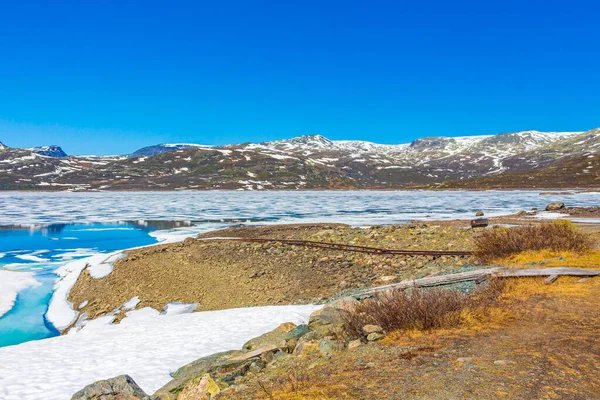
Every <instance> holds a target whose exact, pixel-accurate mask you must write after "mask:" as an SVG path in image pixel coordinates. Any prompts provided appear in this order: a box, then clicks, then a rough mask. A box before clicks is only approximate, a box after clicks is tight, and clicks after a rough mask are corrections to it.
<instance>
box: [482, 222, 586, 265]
mask: <svg viewBox="0 0 600 400" xmlns="http://www.w3.org/2000/svg"><path fill="white" fill-rule="evenodd" d="M593 246H594V241H593V240H592V238H591V237H590V235H589V234H587V233H585V232H583V231H581V230H579V229H577V228H576V227H575V226H574V225H573V224H572V223H570V222H568V221H554V222H550V223H544V224H540V225H528V226H519V227H515V228H494V229H490V230H487V231H485V232H484V233H483V234H482V235H481V236H480V237H478V238H476V239H475V256H476V257H477V258H478V259H479V260H480V261H481V262H484V263H487V262H492V261H494V260H498V259H501V258H506V257H509V256H511V255H513V254H519V253H521V252H524V251H532V250H533V251H539V250H552V251H570V252H574V253H585V252H588V251H590V250H592V248H593Z"/></svg>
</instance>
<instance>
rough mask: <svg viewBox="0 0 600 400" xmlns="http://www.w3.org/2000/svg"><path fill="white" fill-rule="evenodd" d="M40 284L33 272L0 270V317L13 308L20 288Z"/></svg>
mask: <svg viewBox="0 0 600 400" xmlns="http://www.w3.org/2000/svg"><path fill="white" fill-rule="evenodd" d="M40 285H41V283H40V282H38V281H37V280H36V279H35V274H34V273H33V272H17V271H4V270H0V317H2V316H3V315H4V314H6V313H7V312H9V311H10V310H11V309H12V308H13V306H14V305H15V301H16V300H17V294H18V293H19V292H20V291H21V290H23V289H26V288H29V287H37V286H40Z"/></svg>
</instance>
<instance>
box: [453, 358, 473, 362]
mask: <svg viewBox="0 0 600 400" xmlns="http://www.w3.org/2000/svg"><path fill="white" fill-rule="evenodd" d="M456 361H458V362H459V363H462V364H465V363H470V362H473V358H472V357H459V358H457V359H456Z"/></svg>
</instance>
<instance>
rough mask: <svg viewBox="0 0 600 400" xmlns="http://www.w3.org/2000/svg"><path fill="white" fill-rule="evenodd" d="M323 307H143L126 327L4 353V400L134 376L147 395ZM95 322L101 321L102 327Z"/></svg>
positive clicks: (58, 396) (64, 394)
mask: <svg viewBox="0 0 600 400" xmlns="http://www.w3.org/2000/svg"><path fill="white" fill-rule="evenodd" d="M318 308H319V306H313V305H304V306H272V307H252V308H241V309H231V310H223V311H209V312H199V313H192V314H180V315H160V314H159V312H158V311H156V310H153V309H150V308H143V309H141V310H137V311H131V312H129V313H128V317H127V318H125V319H124V320H123V321H121V323H120V324H119V325H109V324H106V323H95V324H91V323H90V324H88V325H86V326H85V327H84V328H83V329H82V330H80V331H79V332H75V333H71V334H69V335H66V336H59V337H54V338H51V339H45V340H39V341H32V342H27V343H23V344H20V345H17V346H9V347H3V348H0V360H2V363H0V398H1V399H3V400H17V399H18V400H34V399H35V400H39V399H45V400H64V399H68V398H70V397H71V395H72V394H73V393H75V392H77V391H78V390H80V389H82V388H83V387H84V386H86V385H88V384H90V383H92V382H95V381H97V380H100V379H108V378H111V377H114V376H117V375H121V374H129V375H131V376H132V377H133V379H135V381H136V382H137V383H138V384H139V385H140V386H141V387H142V389H144V390H145V391H146V392H147V393H150V394H151V393H153V392H155V391H156V390H157V389H159V388H160V387H162V386H163V385H164V384H166V383H167V382H168V381H170V380H171V376H170V373H172V372H174V371H176V370H177V369H178V368H179V367H181V366H183V365H185V364H187V363H189V362H192V361H194V360H196V359H198V358H201V357H204V356H207V355H210V354H213V353H216V352H220V351H226V350H234V349H239V348H241V346H242V345H243V344H244V343H245V342H246V341H247V340H249V339H251V338H253V337H256V336H258V335H261V334H263V333H265V332H268V331H270V330H272V329H274V328H276V327H277V326H278V325H279V324H281V323H283V322H288V321H291V322H295V323H297V324H298V323H305V322H306V321H307V320H308V317H309V315H310V313H311V312H312V311H314V310H316V309H318ZM92 322H100V321H98V320H95V321H92Z"/></svg>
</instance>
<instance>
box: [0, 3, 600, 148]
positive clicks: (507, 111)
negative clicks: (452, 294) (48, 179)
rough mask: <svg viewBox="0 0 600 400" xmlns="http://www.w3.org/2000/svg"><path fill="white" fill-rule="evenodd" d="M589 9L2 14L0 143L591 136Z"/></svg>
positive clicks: (50, 10)
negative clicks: (526, 133) (528, 132)
mask: <svg viewBox="0 0 600 400" xmlns="http://www.w3.org/2000/svg"><path fill="white" fill-rule="evenodd" d="M599 12H600V6H598V5H595V4H594V2H591V1H589V2H578V1H569V2H564V1H561V2H554V1H543V2H542V1H521V2H512V1H501V2H500V1H497V2H484V1H453V2H437V1H429V2H428V1H421V2H401V1H376V0H375V1H364V2H353V1H348V0H346V1H296V2H292V1H249V0H248V1H226V0H225V1H211V2H205V1H193V2H183V1H173V2H165V1H160V2H152V1H144V2H141V1H140V2H134V1H114V2H111V1H96V2H94V1H84V2H82V1H56V2H30V1H19V2H5V3H4V4H3V5H2V9H1V10H0V141H2V142H4V143H5V144H7V145H9V146H14V147H24V146H34V145H43V144H60V145H62V146H63V148H64V149H65V151H67V152H68V153H71V154H118V153H128V152H131V151H133V150H135V149H137V148H139V147H142V146H144V145H150V144H154V143H161V142H166V143H173V142H194V143H206V144H223V143H233V142H246V141H263V140H271V139H279V138H286V137H292V136H297V135H301V134H312V133H320V134H323V135H325V136H327V137H329V138H332V139H362V140H371V141H376V142H381V143H403V142H407V141H410V140H412V139H414V138H417V137H422V136H431V135H450V136H456V135H474V134H489V133H499V132H508V131H517V130H525V129H537V130H561V131H567V130H587V129H591V128H594V127H598V126H600V73H599V72H598V71H599V70H600V69H599V68H600V51H599V50H600V45H599V43H600V30H598V21H597V19H598V15H599Z"/></svg>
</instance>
